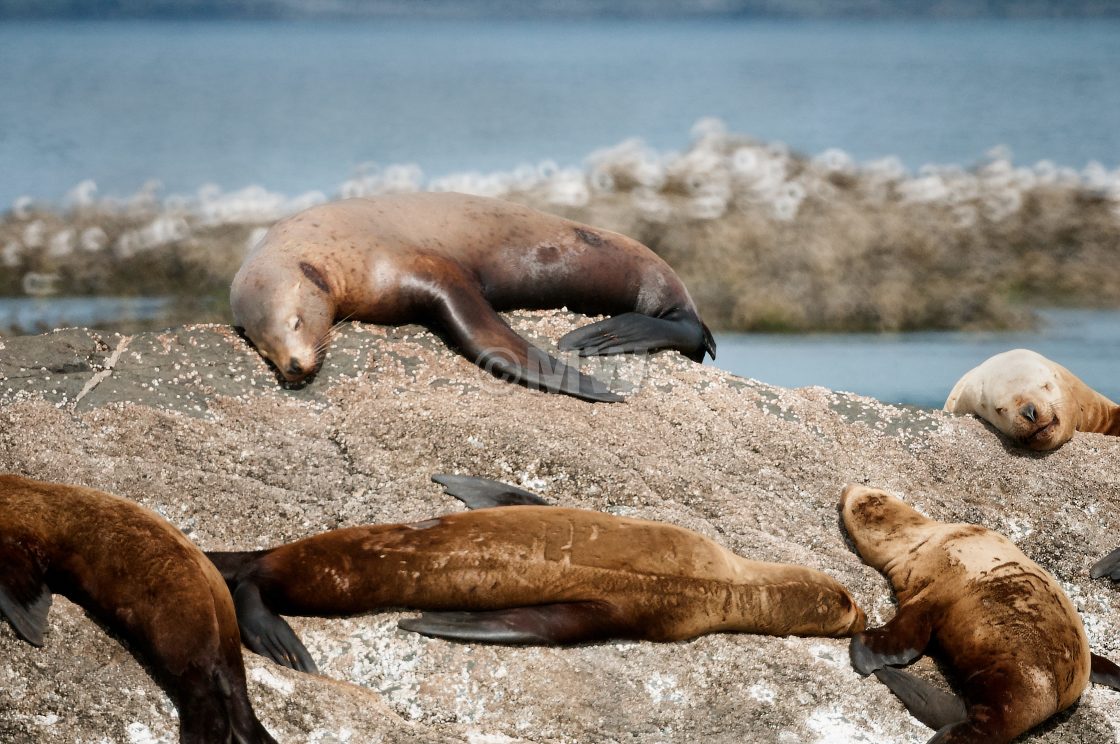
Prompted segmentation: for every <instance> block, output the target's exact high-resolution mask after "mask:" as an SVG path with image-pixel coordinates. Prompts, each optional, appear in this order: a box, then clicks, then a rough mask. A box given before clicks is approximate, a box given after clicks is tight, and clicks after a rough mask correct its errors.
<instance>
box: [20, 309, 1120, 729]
mask: <svg viewBox="0 0 1120 744" xmlns="http://www.w3.org/2000/svg"><path fill="white" fill-rule="evenodd" d="M511 322H512V323H513V325H514V326H515V328H517V329H518V330H519V331H520V332H521V333H523V334H525V335H526V336H528V337H531V338H533V339H535V340H536V341H537V342H538V343H540V344H541V345H543V346H550V348H554V346H553V345H552V344H551V341H549V339H556V338H559V337H560V336H561V335H562V333H564V332H566V331H568V330H570V329H571V328H573V327H575V326H576V325H578V324H582V323H583V322H585V319H583V318H581V317H578V316H574V315H569V314H566V313H549V312H542V313H518V314H514V315H512V316H511ZM585 369H586V371H589V372H591V373H593V374H596V375H598V376H599V377H601V378H603V379H610V380H611V381H612V384H613V385H614V386H615V388H616V389H618V390H619V391H622V392H627V393H629V395H630V397H629V399H628V401H627V402H626V403H622V404H616V405H602V404H600V405H591V404H587V403H583V402H580V401H577V400H574V399H572V398H568V397H564V396H558V395H545V394H542V393H538V392H534V391H528V390H524V389H522V388H519V387H515V386H511V385H507V384H504V383H501V382H500V381H497V380H495V379H492V378H490V377H488V376H487V375H486V374H484V373H483V372H481V371H480V370H478V369H477V368H476V367H474V366H473V365H472V364H470V363H469V362H467V361H466V360H464V359H462V358H460V357H458V356H456V355H455V354H453V353H451V352H450V351H448V350H447V349H446V348H445V347H444V346H443V344H442V343H441V342H439V341H438V340H437V339H435V338H434V337H433V336H431V335H430V334H428V333H426V332H424V331H423V330H422V329H419V328H416V327H405V328H399V329H387V328H380V327H375V326H361V325H358V324H353V325H352V326H349V327H347V328H345V329H344V330H343V331H342V332H341V333H340V334H339V337H338V338H337V339H336V340H335V343H334V344H333V346H332V347H331V351H330V355H329V357H328V360H327V363H326V365H325V367H324V370H323V371H322V373H321V374H320V375H319V376H318V377H317V379H315V380H314V381H313V382H312V383H311V384H310V385H307V386H306V387H304V388H302V389H285V388H283V387H281V386H280V385H278V384H277V381H276V378H275V376H274V375H273V374H272V373H271V372H270V370H269V369H268V367H267V366H266V365H265V364H264V363H263V362H262V360H261V359H260V358H259V357H258V356H257V355H256V354H255V353H254V352H253V351H252V350H251V349H250V348H249V347H248V346H247V345H246V343H245V342H244V341H243V340H242V339H241V338H239V337H238V336H237V335H236V334H235V333H234V332H233V331H232V330H231V329H230V328H228V327H224V326H189V327H185V328H179V329H174V330H170V331H167V332H165V333H151V334H142V335H138V336H135V337H131V338H126V337H121V336H119V335H115V334H111V333H102V332H95V331H87V330H65V331H57V332H54V333H50V334H47V335H43V336H36V337H23V338H10V339H0V470H7V471H14V472H17V473H22V474H25V475H29V476H32V477H36V478H43V479H48V480H56V481H63V482H71V483H78V484H82V485H86V486H91V487H95V488H100V489H104V490H106V491H110V492H113V493H116V494H120V495H122V496H126V497H128V498H131V499H134V500H136V501H138V502H140V503H142V504H145V505H146V506H148V507H151V508H153V509H155V510H156V511H158V512H159V513H161V514H163V515H164V516H165V517H167V518H168V519H169V520H170V521H171V522H172V523H174V524H175V525H177V526H178V527H180V528H181V529H183V530H184V531H185V532H186V533H187V535H188V536H189V537H190V538H191V539H193V540H194V541H195V542H196V543H198V544H199V545H200V546H201V547H203V548H205V549H222V548H225V549H250V548H256V547H264V546H268V545H270V544H274V543H278V542H282V541H289V540H292V539H295V538H299V537H303V536H306V535H310V534H313V533H316V532H319V531H322V530H325V529H331V528H335V527H340V526H345V525H357V524H362V523H370V522H389V521H393V522H395V521H405V520H420V519H425V518H428V517H431V516H434V515H438V514H440V513H444V512H449V511H454V510H458V509H459V508H460V507H459V505H458V504H457V503H456V502H454V501H453V500H452V499H450V498H449V497H446V496H444V495H442V493H441V490H440V488H439V487H437V486H436V485H435V484H433V483H431V482H429V476H430V475H431V474H433V473H439V472H460V473H468V474H473V475H480V476H488V477H494V478H501V479H505V480H508V481H511V482H514V483H517V484H519V485H522V486H524V487H527V488H530V489H533V490H536V491H538V492H539V493H541V494H543V495H544V496H546V497H547V498H548V499H550V500H551V501H554V502H556V503H559V504H564V505H567V506H578V507H585V508H589V509H600V510H606V511H610V512H612V513H616V514H624V515H632V516H639V517H645V518H649V519H659V520H665V521H669V522H674V523H677V524H680V525H683V526H685V527H689V528H691V529H694V530H696V531H698V532H701V533H703V534H705V535H708V536H710V537H712V538H714V539H716V540H718V541H719V542H721V543H722V544H724V545H726V546H728V547H729V548H731V549H733V550H735V551H737V552H739V553H741V554H743V555H746V556H750V557H754V558H758V559H764V560H778V561H788V562H794V563H802V564H805V565H808V566H812V567H814V568H818V569H821V570H823V571H826V572H828V573H830V574H831V575H833V576H835V577H836V578H837V579H839V580H840V581H842V582H844V583H845V584H846V585H847V586H848V587H849V588H850V589H851V590H852V592H853V593H854V595H855V596H856V598H857V600H858V601H859V602H860V603H861V605H862V606H863V607H864V608H865V609H866V610H867V612H868V614H869V616H870V618H871V622H872V623H873V624H879V623H882V622H884V621H886V620H887V619H889V618H890V617H891V615H892V613H893V606H892V602H891V595H890V591H889V588H888V586H887V584H886V582H885V580H884V579H883V578H882V577H881V576H880V575H879V574H878V573H877V572H875V571H874V570H872V569H871V568H869V567H867V566H865V565H863V564H862V563H861V561H860V560H859V558H858V557H857V556H856V555H855V554H854V553H853V552H852V550H851V549H850V548H849V546H848V544H847V543H846V540H845V537H844V534H843V533H842V531H841V529H840V527H839V523H838V517H837V508H836V504H837V500H838V498H839V493H840V488H841V486H842V485H843V484H844V483H845V482H847V481H858V482H863V483H869V484H873V485H877V486H880V487H883V488H886V489H888V490H890V491H892V492H894V493H896V494H899V495H901V496H904V497H905V498H907V499H909V500H911V501H912V502H913V503H915V504H916V505H917V506H918V507H919V508H920V509H922V510H923V511H924V512H925V513H927V514H929V515H930V516H933V517H935V518H938V519H947V520H961V521H971V522H978V523H981V524H984V525H986V526H988V527H991V528H994V529H997V530H1000V531H1002V532H1004V533H1005V534H1008V535H1009V536H1011V537H1012V538H1013V539H1014V540H1015V541H1016V542H1017V543H1018V544H1019V545H1020V547H1022V548H1023V550H1024V551H1025V552H1026V553H1027V554H1028V555H1030V556H1031V557H1032V558H1034V559H1035V560H1037V561H1038V562H1039V563H1041V564H1042V565H1043V566H1045V567H1046V568H1048V569H1049V570H1051V571H1052V572H1053V573H1054V574H1055V575H1056V576H1058V577H1059V578H1060V580H1061V581H1062V584H1063V585H1064V586H1065V587H1066V589H1067V590H1068V591H1069V593H1070V595H1071V597H1072V598H1073V600H1074V602H1075V604H1076V605H1077V606H1078V608H1079V609H1080V610H1081V611H1082V613H1083V617H1084V619H1085V622H1086V626H1087V629H1088V632H1089V637H1090V640H1091V642H1092V644H1093V646H1094V648H1095V649H1096V650H1097V651H1098V652H1101V653H1105V654H1108V655H1111V656H1112V657H1114V658H1118V659H1120V627H1118V626H1120V623H1118V621H1117V618H1116V613H1115V610H1116V608H1117V603H1118V601H1120V589H1118V588H1117V587H1114V586H1112V585H1111V584H1109V583H1108V582H1107V581H1097V582H1093V581H1090V580H1089V579H1088V575H1087V573H1088V567H1089V566H1090V565H1091V563H1092V562H1093V561H1094V560H1095V559H1096V558H1098V557H1099V556H1101V555H1103V554H1104V553H1105V552H1106V551H1108V550H1110V549H1111V548H1113V547H1115V546H1116V545H1117V544H1120V515H1118V512H1117V509H1116V507H1117V504H1118V503H1120V467H1118V465H1120V439H1117V438H1109V437H1103V436H1099V435H1085V434H1079V435H1078V436H1076V437H1075V438H1074V440H1073V441H1072V442H1070V443H1069V444H1068V445H1066V446H1065V447H1063V448H1062V449H1060V450H1059V451H1057V452H1054V453H1052V454H1048V455H1037V454H1029V453H1023V452H1020V451H1017V450H1014V449H1012V448H1010V447H1008V446H1007V444H1006V443H1005V442H1004V441H1003V440H1002V439H1000V438H999V436H998V435H997V434H996V433H995V432H994V431H993V430H991V429H990V428H988V427H987V426H985V425H984V424H982V423H981V422H980V421H978V420H976V419H973V418H960V417H951V416H947V415H944V414H942V413H940V412H935V411H921V410H914V409H903V408H898V407H893V406H889V405H883V404H881V403H878V402H876V401H873V400H869V399H865V398H859V397H855V396H851V395H845V394H838V393H834V392H831V391H828V390H825V389H823V388H806V389H800V390H786V389H781V388H775V387H771V386H767V385H764V384H761V383H758V382H754V381H751V380H746V379H742V378H738V377H735V376H732V375H729V374H727V373H724V372H721V371H718V370H715V369H713V368H711V367H702V366H699V365H695V364H692V363H690V362H688V361H686V360H684V359H683V358H681V357H680V356H679V355H676V354H672V353H666V354H658V355H654V356H653V357H650V358H639V357H619V358H612V359H607V360H605V361H597V362H595V363H594V364H588V365H586V367H585ZM951 383H952V381H951V380H947V381H946V388H948V387H949V385H950V384H951ZM401 616H402V613H399V612H384V613H377V614H372V615H368V616H363V617H355V618H349V619H341V620H339V619H334V620H326V619H298V618H297V619H294V620H293V625H294V626H295V628H296V630H297V632H299V633H301V634H302V636H303V638H304V639H305V641H306V642H307V645H308V646H309V648H310V649H311V652H312V654H313V655H314V656H315V657H316V659H317V660H318V662H319V664H320V667H321V668H322V671H323V673H324V676H322V677H311V676H306V675H301V674H298V673H294V672H289V671H287V670H285V669H282V668H280V667H277V666H275V665H273V664H271V663H270V662H267V661H265V660H264V659H262V658H260V657H257V656H255V655H253V654H251V653H249V652H246V665H247V668H248V670H249V675H250V693H251V695H252V697H253V701H254V704H255V706H256V709H257V711H258V714H259V715H260V717H261V719H262V720H263V721H264V722H265V724H266V725H267V726H268V727H269V729H270V730H271V731H272V732H273V733H274V734H275V735H276V736H277V738H278V739H280V740H281V741H283V742H316V743H322V744H326V743H328V742H330V743H334V742H349V743H352V744H357V743H358V742H379V741H383V742H412V741H415V742H444V741H447V742H470V743H471V744H500V743H504V742H516V741H534V742H685V741H690V742H691V741H706V742H743V741H750V742H762V743H765V742H829V743H832V742H848V741H858V742H923V741H925V740H926V739H928V738H929V736H930V734H931V732H930V731H929V730H928V729H925V728H924V727H923V726H921V725H920V724H919V723H918V722H916V721H915V720H913V719H911V718H910V717H909V716H908V715H907V714H906V713H905V711H904V710H903V708H902V706H901V705H900V704H899V703H898V702H897V701H895V699H894V698H893V697H892V696H891V695H890V694H889V693H888V692H887V691H886V689H885V688H883V687H882V686H880V685H879V683H878V682H876V681H875V680H874V679H862V678H860V677H859V676H858V675H856V674H855V672H853V671H852V670H851V669H850V667H849V664H848V660H847V643H846V642H845V641H840V640H830V639H803V638H766V637H759V636H749V635H718V636H708V637H704V638H700V639H697V640H695V641H692V642H688V643H676V644H660V645H659V644H652V643H602V644H593V645H586V646H581V647H577V648H565V649H548V648H504V647H489V646H481V645H471V644H457V643H448V642H444V641H439V640H431V639H426V638H422V637H420V636H415V635H410V634H407V633H404V632H402V631H399V630H397V628H396V620H397V619H398V618H399V617H401ZM918 668H919V669H920V670H921V671H922V673H925V674H929V675H931V676H933V677H937V676H939V672H938V671H937V669H936V667H935V666H934V665H933V664H932V663H931V662H929V661H928V660H923V661H922V662H920V663H919V667H918ZM1117 731H1120V693H1115V692H1113V691H1110V690H1106V689H1098V688H1094V689H1091V690H1089V691H1088V692H1087V693H1086V694H1085V696H1084V697H1083V699H1082V701H1081V703H1080V705H1078V706H1077V707H1076V708H1075V709H1074V710H1073V711H1072V712H1069V713H1067V714H1065V715H1063V716H1060V717H1058V719H1057V720H1056V721H1053V722H1051V723H1050V724H1048V725H1047V726H1046V727H1044V728H1043V729H1042V730H1040V731H1038V732H1036V733H1034V734H1033V735H1031V737H1030V741H1032V742H1086V743H1088V742H1094V743H1097V742H1103V741H1116V740H1118V738H1117V733H1116V732H1117ZM176 737H177V722H176V719H175V711H174V708H173V706H171V704H170V703H169V701H168V699H167V698H166V696H165V695H164V693H163V692H162V691H161V690H160V689H159V688H158V687H157V686H156V685H155V684H154V683H153V682H152V681H151V679H150V678H149V677H148V676H147V674H146V673H145V671H144V669H143V668H142V666H141V665H140V664H139V663H138V662H137V661H136V660H135V658H134V657H133V656H132V655H131V654H130V653H129V652H128V651H127V649H126V648H124V647H123V646H122V644H121V641H120V640H119V639H117V638H113V637H110V636H108V635H106V634H105V632H104V631H103V630H102V629H101V628H100V627H99V626H97V625H96V624H94V623H93V622H91V621H90V620H89V619H88V618H87V617H86V616H85V615H84V613H83V612H82V611H81V610H80V609H79V608H77V607H76V606H74V605H72V604H69V603H68V602H66V601H65V600H64V599H61V598H59V599H57V600H56V604H55V606H54V608H53V609H52V610H51V615H50V621H49V631H48V634H47V638H46V645H45V647H44V648H42V649H35V648H32V647H30V646H28V645H26V644H23V643H21V642H19V641H18V640H17V639H16V638H15V636H14V634H13V633H12V632H11V629H10V628H9V627H8V625H7V624H6V623H0V741H4V742H67V743H69V742H90V743H91V744H101V743H102V742H129V743H130V744H150V743H151V742H164V741H168V742H170V741H175V740H176Z"/></svg>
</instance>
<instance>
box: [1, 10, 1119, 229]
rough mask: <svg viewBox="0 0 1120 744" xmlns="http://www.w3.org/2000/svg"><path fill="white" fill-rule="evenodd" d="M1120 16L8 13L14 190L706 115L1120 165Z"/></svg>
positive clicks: (313, 161) (481, 145)
mask: <svg viewBox="0 0 1120 744" xmlns="http://www.w3.org/2000/svg"><path fill="white" fill-rule="evenodd" d="M1118 39H1120V22H1116V21H1092V22H1084V21H1065V22H1055V21H1046V22H1031V21H1017V22H1008V21H970V22H913V21H909V22H813V23H809V22H775V21H765V22H762V21H748V20H744V21H734V22H731V21H718V22H714V21H711V22H682V21H672V22H668V21H662V22H634V21H629V22H626V21H603V20H596V21H571V22H557V21H548V22H544V21H540V22H533V21H524V22H500V23H496V22H492V21H487V22H482V21H478V22H466V21H444V22H419V21H414V22H403V21H397V22H383V21H369V22H361V23H313V24H295V23H291V24H285V23H269V22H256V23H250V22H34V23H32V22H27V23H19V22H9V23H5V24H2V25H0V208H3V206H6V205H8V204H11V203H12V201H13V200H15V199H16V198H17V197H19V196H21V195H29V196H31V197H34V198H37V199H42V200H47V201H59V200H61V199H62V198H63V196H64V195H65V194H66V192H67V191H68V190H69V189H70V188H71V187H72V186H74V185H75V184H76V183H78V182H79V181H81V180H83V179H87V178H92V179H94V180H95V181H96V182H97V184H98V186H99V189H100V193H101V194H106V193H112V194H118V195H125V194H130V193H133V192H134V191H136V190H137V189H138V188H139V187H140V186H141V185H142V184H143V183H144V182H145V181H147V180H149V179H158V180H160V181H161V182H162V183H163V185H164V188H165V191H166V192H172V193H187V192H193V191H195V190H196V189H197V188H198V187H199V186H201V185H203V184H205V183H207V182H213V183H216V184H218V185H219V186H221V187H223V188H226V189H236V188H241V187H244V186H247V185H250V184H259V185H262V186H264V187H266V188H268V189H272V190H276V191H280V192H283V193H288V194H297V193H302V192H305V191H308V190H313V189H317V190H322V191H324V192H326V193H328V194H330V193H332V192H333V190H334V188H335V187H336V186H337V184H338V183H340V182H341V181H342V180H344V179H345V178H347V177H348V176H349V175H350V174H351V173H352V171H353V169H354V168H355V167H356V166H357V165H359V164H361V163H364V162H368V161H374V162H377V163H380V164H382V165H385V164H391V163H404V162H414V163H417V164H418V165H420V166H421V167H422V168H423V169H424V171H425V173H426V174H428V175H430V176H438V175H443V174H446V173H448V172H453V171H458V170H484V171H488V170H495V169H508V168H512V167H513V166H515V165H516V164H518V163H520V162H534V163H535V162H539V161H541V160H545V159H549V160H554V161H556V162H558V163H560V164H561V165H565V164H578V163H579V162H580V161H581V160H582V159H583V158H584V157H585V156H586V155H587V154H588V153H590V152H591V151H593V150H594V149H596V148H600V147H604V146H608V145H611V144H614V143H616V142H618V141H620V140H623V139H625V138H628V137H635V136H636V137H642V138H644V139H645V140H646V141H647V142H648V143H649V144H651V145H652V146H654V147H656V148H658V149H673V148H683V147H684V146H685V145H686V144H687V142H688V136H689V135H688V132H689V128H690V126H691V125H692V124H693V122H694V121H696V120H697V119H699V118H701V117H706V116H716V117H720V118H722V119H723V120H724V121H726V122H727V125H728V127H729V129H730V130H731V131H734V132H741V133H745V134H749V135H752V136H755V137H757V138H759V139H763V140H767V141H773V140H776V141H783V142H786V143H788V144H789V145H791V146H792V147H793V148H795V149H797V150H800V151H803V152H805V153H807V154H815V153H818V152H821V151H823V150H825V149H826V148H831V147H838V148H842V149H844V150H846V151H848V152H849V153H851V154H852V155H853V156H855V157H856V158H858V159H860V160H867V159H871V158H877V157H882V156H888V155H897V156H899V157H901V159H902V160H903V162H905V163H906V164H907V165H908V166H909V167H911V168H917V167H918V166H920V165H922V164H924V163H928V162H938V163H970V162H974V161H976V160H978V159H979V158H981V157H982V155H983V154H984V152H985V151H987V150H988V149H989V148H991V147H993V146H995V145H1006V146H1008V147H1010V148H1011V149H1012V151H1013V153H1014V154H1015V156H1016V160H1017V161H1018V162H1023V163H1033V162H1036V161H1038V160H1042V159H1049V160H1052V161H1054V162H1056V163H1058V164H1059V165H1069V166H1073V167H1081V166H1083V165H1085V164H1086V163H1087V162H1089V161H1092V160H1097V161H1101V162H1102V163H1103V164H1104V165H1105V166H1107V167H1110V168H1111V167H1116V166H1117V165H1118V164H1120V95H1117V91H1118V90H1120V43H1118V42H1117V40H1118Z"/></svg>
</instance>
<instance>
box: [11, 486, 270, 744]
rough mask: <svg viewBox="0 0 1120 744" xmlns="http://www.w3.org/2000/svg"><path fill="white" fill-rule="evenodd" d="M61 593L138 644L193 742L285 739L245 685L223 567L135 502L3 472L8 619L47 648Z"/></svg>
mask: <svg viewBox="0 0 1120 744" xmlns="http://www.w3.org/2000/svg"><path fill="white" fill-rule="evenodd" d="M53 593H58V594H61V595H63V596H65V597H67V598H69V599H71V600H72V601H74V602H76V603H77V604H79V605H81V606H82V607H83V608H85V609H86V610H87V611H88V612H89V613H90V614H91V615H92V616H93V617H95V618H96V619H97V620H98V621H100V622H102V623H104V624H105V625H106V626H108V627H109V628H111V629H112V630H114V632H117V633H119V634H120V635H121V637H123V638H125V639H127V640H128V643H129V646H131V647H132V648H134V649H136V650H137V651H138V652H139V654H140V656H142V657H143V659H144V661H146V662H147V664H148V665H149V668H150V669H151V671H152V672H153V674H154V676H155V678H156V681H157V682H159V683H160V684H161V685H162V686H163V687H164V688H165V689H166V690H167V691H168V693H169V694H170V696H171V698H172V700H173V701H174V702H175V704H176V706H177V707H178V709H179V741H180V742H183V744H213V743H214V742H235V743H236V744H275V739H273V738H272V737H271V736H270V735H269V733H268V732H267V731H266V730H265V728H264V727H263V726H262V725H261V724H260V721H258V720H257V717H256V715H255V714H254V713H253V708H252V705H251V704H250V702H249V695H248V693H247V692H246V689H245V668H244V667H243V666H242V660H241V644H240V641H239V639H238V629H237V616H236V614H235V613H234V608H233V602H232V600H231V599H230V594H229V590H228V589H227V588H226V585H225V583H224V582H223V581H222V577H221V576H220V575H219V574H218V572H217V571H216V570H214V566H213V565H211V564H210V562H209V561H207V560H206V557H205V556H204V555H203V554H202V551H201V550H199V549H198V548H196V547H195V546H194V545H193V544H192V543H191V542H190V541H189V540H187V538H186V537H184V536H183V534H182V533H181V532H179V530H177V529H175V528H174V527H172V526H171V525H170V524H168V523H167V522H166V521H164V520H163V519H162V518H161V517H159V516H158V515H157V514H155V513H154V512H152V511H150V510H148V509H145V508H144V507H142V506H140V505H139V504H135V503H133V502H131V501H128V500H126V499H122V498H119V497H117V496H112V495H110V494H107V493H102V492H101V491H94V490H91V489H88V488H79V487H77V486H66V485H61V484H58V483H45V482H42V481H35V480H30V479H28V478H21V477H19V476H16V475H0V614H3V616H4V617H6V618H7V619H8V622H9V623H11V626H12V629H13V630H15V632H16V635H17V636H19V637H20V638H21V639H23V640H25V641H27V642H28V643H30V644H31V645H33V646H42V645H43V633H44V631H45V629H46V621H47V611H48V610H49V609H50V606H51V597H52V595H53Z"/></svg>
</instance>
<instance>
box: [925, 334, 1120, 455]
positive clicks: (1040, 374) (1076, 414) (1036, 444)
mask: <svg viewBox="0 0 1120 744" xmlns="http://www.w3.org/2000/svg"><path fill="white" fill-rule="evenodd" d="M945 410H946V411H949V412H950V413H974V414H976V415H977V416H979V417H980V418H982V419H984V420H985V421H987V422H988V423H989V424H991V425H992V426H994V427H996V428H997V429H999V430H1000V431H1002V432H1003V433H1004V434H1006V435H1007V436H1009V437H1011V438H1012V439H1013V440H1015V441H1016V442H1018V443H1019V444H1021V445H1023V446H1024V447H1028V448H1030V449H1032V450H1052V449H1057V448H1058V447H1061V446H1062V445H1063V444H1065V443H1066V442H1068V441H1069V440H1070V438H1071V437H1073V432H1074V431H1085V432H1095V433H1097V434H1111V435H1112V436H1120V406H1118V405H1116V404H1115V403H1113V402H1112V401H1111V400H1109V399H1108V398H1106V397H1104V396H1103V395H1101V394H1100V393H1098V392H1097V391H1095V390H1093V389H1092V388H1091V387H1089V386H1088V385H1086V384H1085V383H1084V382H1082V381H1081V380H1080V379H1078V378H1077V376H1076V375H1074V374H1073V373H1072V372H1070V371H1069V370H1068V369H1066V368H1065V367H1063V366H1062V365H1060V364H1058V363H1057V362H1054V361H1052V360H1050V359H1047V358H1046V357H1044V356H1042V355H1041V354H1039V353H1037V352H1034V351H1031V350H1029V349H1013V350H1011V351H1005V352H1003V353H1002V354H996V355H995V356H993V357H991V358H990V359H988V360H987V361H985V362H984V363H983V364H981V365H980V366H978V367H976V368H975V369H972V370H970V371H969V372H967V373H966V374H965V375H964V377H962V378H961V379H960V380H959V381H958V382H957V384H956V385H955V386H954V387H953V390H952V392H950V393H949V397H948V399H947V400H946V401H945Z"/></svg>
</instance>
